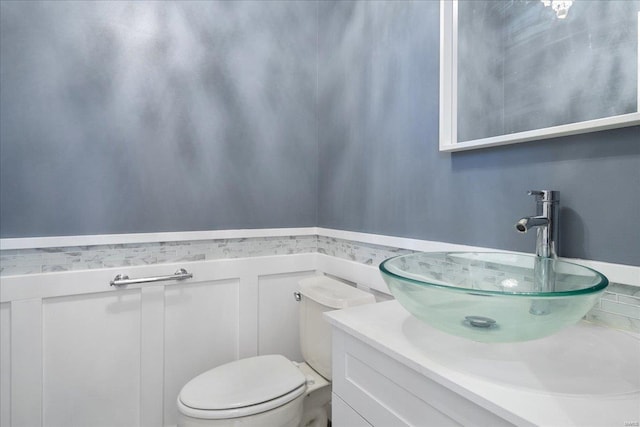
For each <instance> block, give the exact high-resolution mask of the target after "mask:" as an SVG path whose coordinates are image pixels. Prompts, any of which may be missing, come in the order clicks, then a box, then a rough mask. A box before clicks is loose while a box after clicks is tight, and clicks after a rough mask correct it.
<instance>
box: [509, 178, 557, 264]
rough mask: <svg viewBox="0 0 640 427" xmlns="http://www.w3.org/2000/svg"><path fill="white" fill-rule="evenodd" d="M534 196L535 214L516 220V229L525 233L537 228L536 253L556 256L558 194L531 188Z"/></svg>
mask: <svg viewBox="0 0 640 427" xmlns="http://www.w3.org/2000/svg"><path fill="white" fill-rule="evenodd" d="M529 195H531V196H535V197H536V214H535V215H534V216H525V217H524V218H521V219H520V220H518V222H516V224H515V227H516V230H518V232H520V233H526V232H527V231H529V230H530V229H531V228H534V227H535V228H536V229H537V238H536V255H537V256H539V257H541V258H556V256H557V254H558V203H559V194H558V192H557V191H552V190H532V191H529Z"/></svg>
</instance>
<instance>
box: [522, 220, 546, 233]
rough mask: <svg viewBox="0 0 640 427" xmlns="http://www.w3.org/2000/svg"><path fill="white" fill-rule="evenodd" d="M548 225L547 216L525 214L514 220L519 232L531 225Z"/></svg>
mask: <svg viewBox="0 0 640 427" xmlns="http://www.w3.org/2000/svg"><path fill="white" fill-rule="evenodd" d="M546 225H549V218H547V217H545V216H527V217H524V218H521V219H520V220H519V221H518V222H516V230H518V231H519V232H520V233H526V232H527V231H529V229H531V228H533V227H540V226H546Z"/></svg>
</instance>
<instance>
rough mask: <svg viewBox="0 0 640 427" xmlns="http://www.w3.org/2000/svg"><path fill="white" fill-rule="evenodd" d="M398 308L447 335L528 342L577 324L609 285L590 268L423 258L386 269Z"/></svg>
mask: <svg viewBox="0 0 640 427" xmlns="http://www.w3.org/2000/svg"><path fill="white" fill-rule="evenodd" d="M380 271H381V272H382V277H383V278H384V280H385V282H386V283H387V285H388V286H389V289H390V290H391V293H392V294H393V296H395V298H396V299H397V300H398V302H400V304H401V305H402V306H403V307H404V308H405V309H407V310H408V311H409V312H410V313H411V314H413V315H414V316H415V317H417V318H418V319H420V320H422V321H424V322H426V323H428V324H430V325H431V326H433V327H435V328H438V329H440V330H442V331H444V332H447V333H450V334H453V335H458V336H461V337H465V338H469V339H472V340H474V341H482V342H514V341H528V340H533V339H537V338H542V337H545V336H547V335H551V334H553V333H555V332H557V331H559V330H561V329H562V328H564V327H566V326H569V325H573V324H575V323H576V322H578V321H579V320H580V319H581V318H582V317H583V316H584V315H585V314H586V313H587V312H588V311H589V310H590V309H591V308H592V307H593V306H594V304H595V303H596V302H597V301H598V298H599V297H600V294H602V292H603V291H604V289H605V288H606V287H607V285H608V284H609V281H608V280H607V278H606V277H605V276H603V275H602V274H600V273H598V272H597V271H595V270H592V269H590V268H587V267H582V266H580V265H577V264H572V263H570V262H565V261H559V260H554V259H549V258H539V257H536V256H534V255H521V254H512V253H505V252H420V253H414V254H409V255H401V256H398V257H394V258H390V259H388V260H386V261H384V262H383V263H382V264H380Z"/></svg>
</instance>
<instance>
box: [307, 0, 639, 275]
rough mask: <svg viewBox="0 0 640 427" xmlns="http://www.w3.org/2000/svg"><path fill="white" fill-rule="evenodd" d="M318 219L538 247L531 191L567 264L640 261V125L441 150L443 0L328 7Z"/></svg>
mask: <svg viewBox="0 0 640 427" xmlns="http://www.w3.org/2000/svg"><path fill="white" fill-rule="evenodd" d="M320 19H321V21H320V22H321V27H322V28H325V29H326V31H325V32H324V34H325V37H323V39H322V40H321V43H320V61H319V64H320V68H319V87H320V97H319V112H318V114H319V138H320V140H319V147H320V153H319V168H320V171H321V173H320V183H319V201H318V211H319V213H318V216H319V225H320V226H322V227H329V228H338V229H347V230H354V231H363V232H371V233H379V234H389V235H395V236H407V237H414V238H422V239H429V240H439V241H448V242H455V243H464V244H470V245H479V246H488V247H494V248H503V249H510V250H519V251H526V252H532V251H533V250H534V247H535V233H528V234H527V235H521V234H518V233H516V232H515V230H514V228H513V224H514V223H515V221H516V220H517V219H519V218H520V217H522V216H526V215H532V214H534V213H535V203H534V201H533V199H532V198H531V197H530V196H527V195H526V191H527V190H529V189H555V190H559V191H560V194H561V206H562V209H561V233H562V237H561V249H560V252H561V254H562V255H564V256H570V257H580V258H590V259H597V260H603V261H610V262H617V263H622V264H632V265H640V231H639V230H640V227H638V224H637V221H638V217H639V216H640V191H639V188H640V128H638V127H633V128H625V129H618V130H612V131H606V132H597V133H590V134H584V135H577V136H572V137H566V138H559V139H552V140H546V141H539V142H528V143H523V144H516V145H511V146H505V147H499V148H492V149H483V150H474V151H468V152H461V153H453V154H447V153H440V152H438V64H439V62H438V61H439V59H438V37H439V24H438V20H439V16H438V3H437V2H408V1H407V2H405V1H397V2H375V3H374V2H371V3H367V2H357V3H351V2H349V3H347V2H337V3H323V4H321V7H320Z"/></svg>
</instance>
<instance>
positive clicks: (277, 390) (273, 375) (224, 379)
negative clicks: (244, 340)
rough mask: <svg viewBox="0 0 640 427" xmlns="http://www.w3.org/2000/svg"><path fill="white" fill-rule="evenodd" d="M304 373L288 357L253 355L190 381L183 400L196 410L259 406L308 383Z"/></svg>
mask: <svg viewBox="0 0 640 427" xmlns="http://www.w3.org/2000/svg"><path fill="white" fill-rule="evenodd" d="M305 381H306V378H305V376H304V374H303V373H302V372H301V371H300V370H299V369H298V368H297V367H296V366H295V365H294V364H293V363H292V362H291V361H290V360H289V359H287V358H286V357H284V356H281V355H278V354H274V355H267V356H257V357H250V358H247V359H240V360H237V361H235V362H230V363H226V364H224V365H221V366H218V367H217V368H213V369H211V370H209V371H207V372H205V373H203V374H200V375H198V376H197V377H195V378H194V379H192V380H191V381H189V382H188V383H187V384H186V385H185V386H184V387H183V388H182V391H181V392H180V397H179V399H180V401H181V402H182V403H183V404H184V405H186V406H188V407H190V408H194V409H201V410H224V409H235V408H243V407H245V406H251V405H257V404H260V403H263V402H266V401H269V400H273V399H276V398H278V397H280V396H283V395H285V394H287V393H289V392H291V391H293V390H295V389H297V388H300V387H301V386H302V385H304V383H305Z"/></svg>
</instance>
